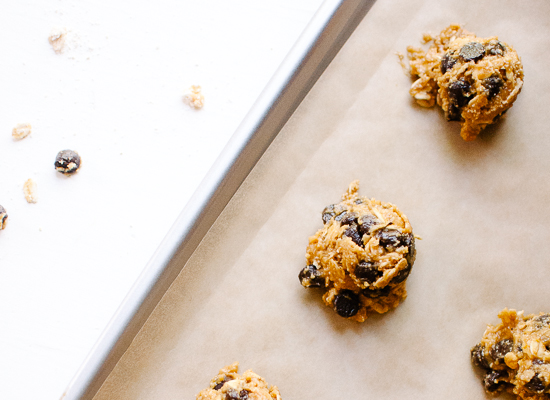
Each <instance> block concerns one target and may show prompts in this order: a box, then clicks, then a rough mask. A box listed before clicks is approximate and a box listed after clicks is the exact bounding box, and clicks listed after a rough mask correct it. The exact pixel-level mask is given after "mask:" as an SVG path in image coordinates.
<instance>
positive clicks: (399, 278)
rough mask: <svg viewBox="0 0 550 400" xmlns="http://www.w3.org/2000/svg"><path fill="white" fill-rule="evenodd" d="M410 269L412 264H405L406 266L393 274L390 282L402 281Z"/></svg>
mask: <svg viewBox="0 0 550 400" xmlns="http://www.w3.org/2000/svg"><path fill="white" fill-rule="evenodd" d="M411 269H412V265H411V264H407V266H406V267H405V268H403V269H402V270H401V271H399V272H398V273H397V275H395V276H394V277H393V278H392V280H391V282H392V283H401V282H403V281H404V280H405V279H407V277H408V276H409V275H410V273H411Z"/></svg>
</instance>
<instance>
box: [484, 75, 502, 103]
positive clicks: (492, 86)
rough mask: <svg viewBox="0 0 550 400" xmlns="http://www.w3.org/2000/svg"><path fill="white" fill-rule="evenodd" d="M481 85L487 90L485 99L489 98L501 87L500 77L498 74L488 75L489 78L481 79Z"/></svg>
mask: <svg viewBox="0 0 550 400" xmlns="http://www.w3.org/2000/svg"><path fill="white" fill-rule="evenodd" d="M483 86H484V87H485V89H487V90H488V91H489V95H488V96H487V99H488V100H491V99H492V98H493V97H495V96H496V95H497V94H498V92H500V88H501V87H502V79H500V78H499V77H498V76H490V77H489V78H486V79H484V80H483Z"/></svg>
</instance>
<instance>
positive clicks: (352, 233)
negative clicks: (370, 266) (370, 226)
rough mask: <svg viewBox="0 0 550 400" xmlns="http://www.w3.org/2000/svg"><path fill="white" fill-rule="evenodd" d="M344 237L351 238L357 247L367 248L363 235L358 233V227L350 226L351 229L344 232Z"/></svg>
mask: <svg viewBox="0 0 550 400" xmlns="http://www.w3.org/2000/svg"><path fill="white" fill-rule="evenodd" d="M344 236H347V237H349V238H351V240H352V241H353V243H355V244H356V245H357V246H359V247H365V245H364V244H363V235H361V234H360V233H359V232H358V231H357V225H355V224H353V225H350V227H349V228H348V229H346V230H345V231H344Z"/></svg>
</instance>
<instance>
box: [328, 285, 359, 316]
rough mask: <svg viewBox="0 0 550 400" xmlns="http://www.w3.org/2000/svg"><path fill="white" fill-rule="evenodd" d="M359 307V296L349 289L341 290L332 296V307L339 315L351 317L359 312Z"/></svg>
mask: <svg viewBox="0 0 550 400" xmlns="http://www.w3.org/2000/svg"><path fill="white" fill-rule="evenodd" d="M360 307H361V301H360V300H359V296H358V295H357V294H355V293H353V292H352V291H351V290H342V291H341V292H340V293H338V294H337V295H336V296H335V298H334V309H335V310H336V312H337V313H338V315H340V316H341V317H344V318H350V317H353V316H354V315H355V314H357V313H358V312H359V308H360Z"/></svg>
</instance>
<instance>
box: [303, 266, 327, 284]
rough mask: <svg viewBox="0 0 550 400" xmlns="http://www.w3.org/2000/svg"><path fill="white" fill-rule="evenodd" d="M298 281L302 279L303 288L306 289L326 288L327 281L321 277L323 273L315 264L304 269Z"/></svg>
mask: <svg viewBox="0 0 550 400" xmlns="http://www.w3.org/2000/svg"><path fill="white" fill-rule="evenodd" d="M298 279H300V283H301V284H302V286H303V287H306V288H309V287H323V286H325V279H324V278H323V277H322V276H321V271H319V269H318V268H317V267H316V266H315V265H313V264H310V265H308V266H306V267H304V268H303V269H302V270H301V271H300V274H299V275H298Z"/></svg>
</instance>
